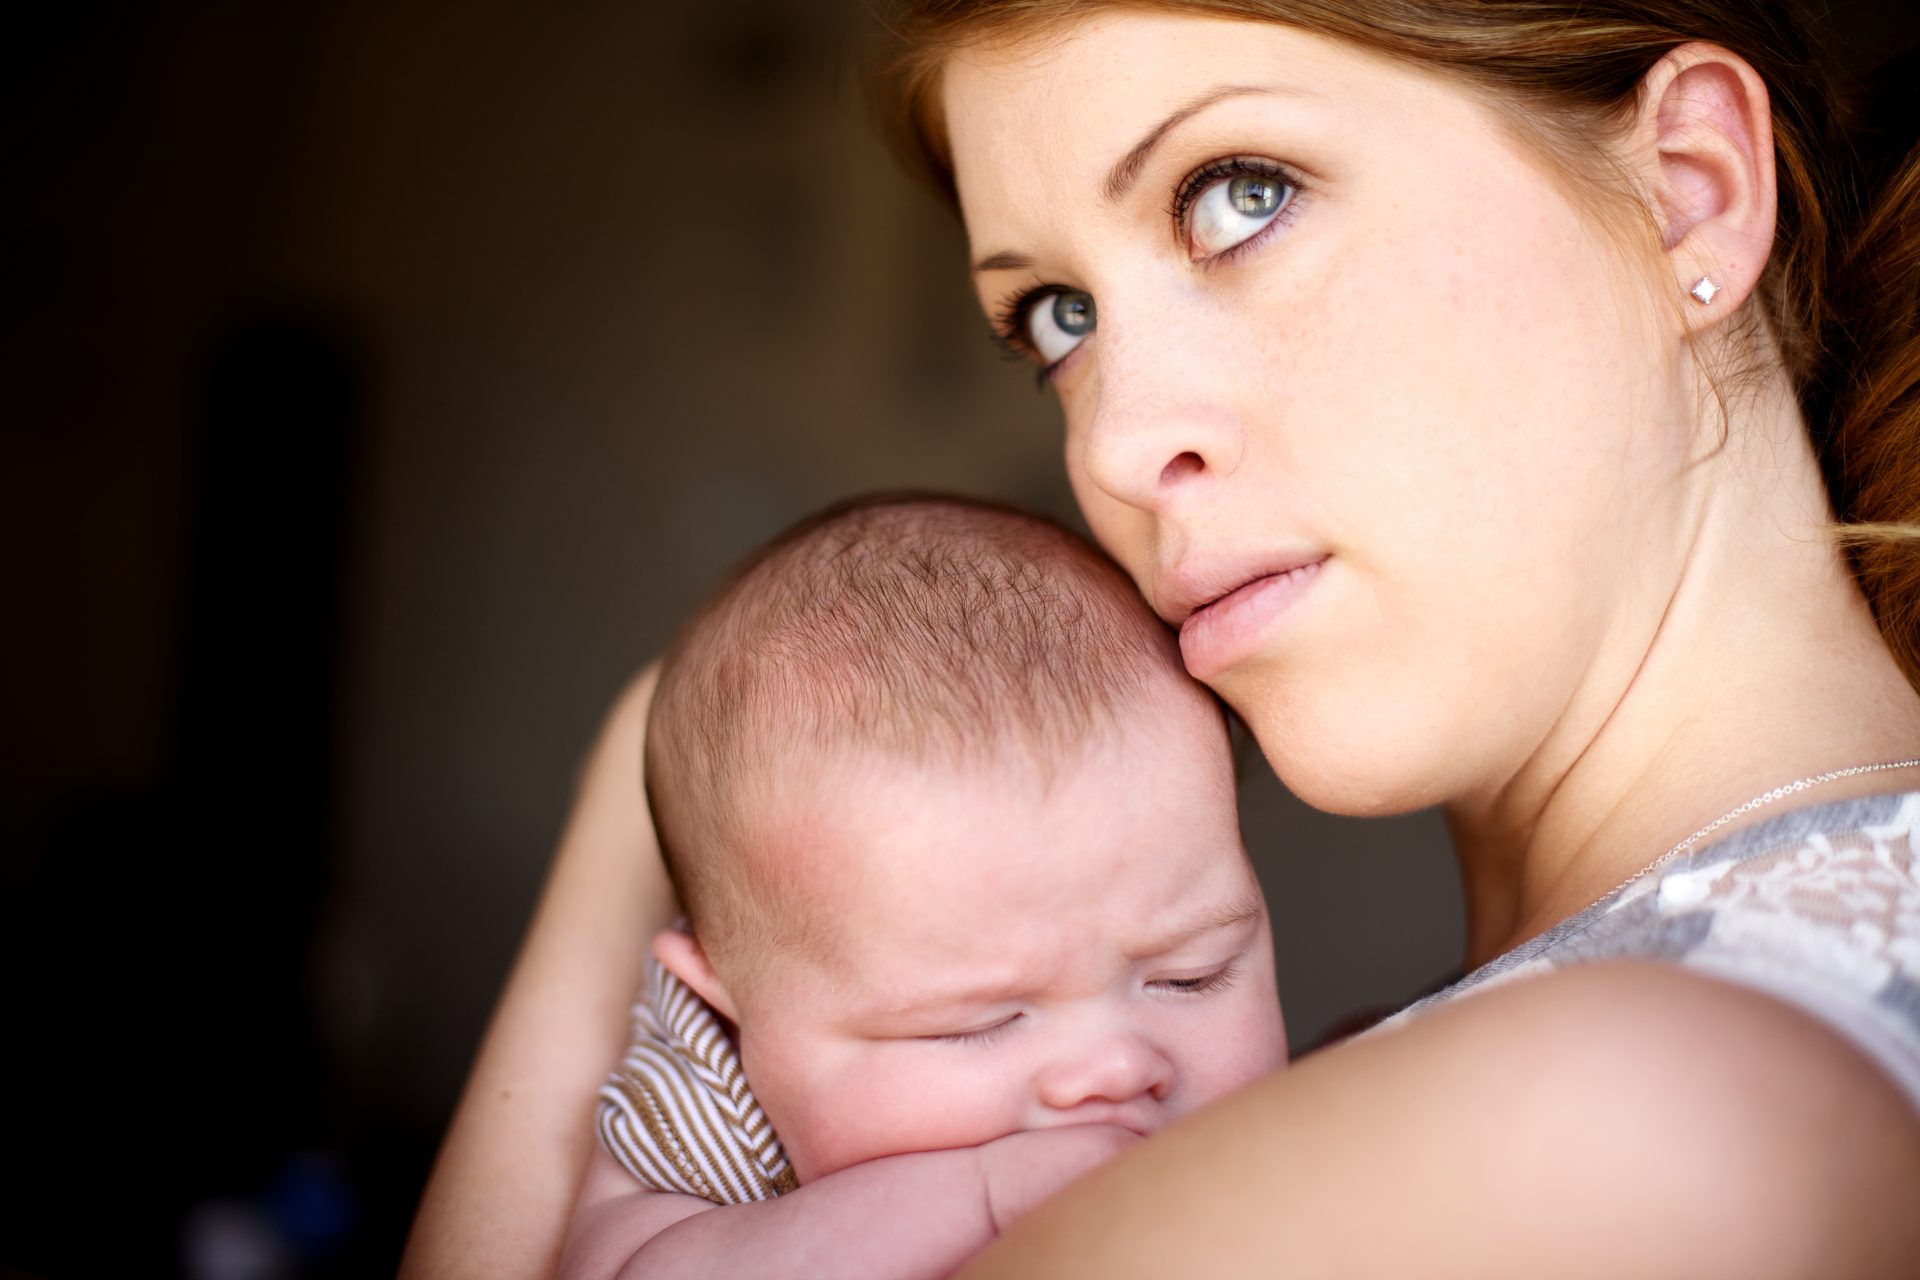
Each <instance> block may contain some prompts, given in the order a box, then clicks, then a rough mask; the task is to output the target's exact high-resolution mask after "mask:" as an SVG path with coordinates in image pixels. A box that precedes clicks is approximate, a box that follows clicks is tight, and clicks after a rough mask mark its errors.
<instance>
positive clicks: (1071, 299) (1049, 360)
mask: <svg viewBox="0 0 1920 1280" xmlns="http://www.w3.org/2000/svg"><path fill="white" fill-rule="evenodd" d="M1026 324H1027V341H1028V342H1031V343H1032V344H1033V349H1034V351H1036V352H1037V353H1039V356H1040V359H1041V360H1042V361H1043V362H1044V363H1046V364H1048V365H1055V364H1059V363H1060V362H1061V361H1062V360H1064V359H1066V358H1067V356H1068V355H1069V354H1071V353H1072V351H1073V349H1074V348H1075V347H1077V346H1079V345H1080V344H1081V343H1082V342H1084V341H1085V340H1086V338H1087V335H1088V334H1091V333H1092V332H1093V329H1094V311H1093V295H1092V294H1090V293H1082V292H1081V291H1080V290H1078V289H1063V290H1061V291H1059V292H1057V293H1043V294H1041V295H1040V296H1039V297H1038V298H1036V299H1034V301H1033V304H1032V305H1031V306H1029V307H1028V308H1027V320H1026Z"/></svg>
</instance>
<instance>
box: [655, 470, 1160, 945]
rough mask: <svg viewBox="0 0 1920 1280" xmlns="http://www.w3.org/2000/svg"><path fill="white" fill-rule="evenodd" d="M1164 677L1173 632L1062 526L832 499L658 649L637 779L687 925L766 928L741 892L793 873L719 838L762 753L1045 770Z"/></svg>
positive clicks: (963, 507)
mask: <svg viewBox="0 0 1920 1280" xmlns="http://www.w3.org/2000/svg"><path fill="white" fill-rule="evenodd" d="M1175 681H1178V682H1183V683H1184V682H1185V681H1186V677H1185V675H1184V673H1183V672H1182V671H1181V669H1180V656H1179V651H1178V646H1177V645H1176V643H1175V641H1174V639H1173V636H1172V633H1171V632H1170V631H1169V629H1168V628H1167V627H1166V626H1165V625H1164V624H1163V623H1161V621H1160V620H1159V619H1158V618H1156V617H1155V616H1154V615H1153V613H1152V611H1151V610H1149V609H1148V607H1147V605H1146V604H1145V602H1144V601H1142V600H1141V598H1140V596H1139V593H1138V592H1137V591H1135V590H1134V587H1133V584H1132V583H1131V582H1130V581H1129V580H1128V579H1127V577H1126V575H1125V574H1124V573H1122V572H1121V571H1120V570H1119V568H1117V567H1116V566H1115V565H1114V564H1113V563H1112V561H1110V560H1108V559H1107V558H1106V557H1105V556H1104V555H1102V554H1101V553H1100V551H1098V550H1097V549H1096V548H1094V547H1093V546H1092V545H1091V544H1090V543H1088V542H1087V541H1086V540H1085V539H1083V538H1081V537H1079V536H1078V535H1076V534H1074V533H1071V532H1069V531H1068V530H1066V529H1064V528H1062V527H1060V526H1059V525H1056V524H1054V523H1053V522H1051V521H1049V520H1046V519H1043V518H1041V517H1039V516H1034V515H1029V514H1026V513H1024V512H1020V511H1016V510H1014V509H1012V508H1010V507H1004V506H1000V505H997V504H994V503H988V502H983V501H978V500H975V499H970V498H960V497H952V496H946V495H939V494H917V493H896V494H879V495H874V496H869V497H862V498H855V499H852V500H849V501H846V502H842V503H839V504H837V505H835V506H833V507H830V508H828V509H827V510H825V511H822V512H820V513H819V514H817V515H814V516H811V517H809V518H807V519H805V520H803V521H801V522H800V523H799V524H797V525H795V526H794V527H793V528H791V529H789V530H788V531H787V532H786V533H784V534H782V535H780V536H779V537H778V538H776V539H774V541H773V542H771V543H770V544H768V545H767V546H766V547H764V548H762V549H761V550H760V551H758V552H757V553H755V554H754V555H752V556H751V557H750V558H749V559H748V560H747V561H746V562H745V563H744V564H743V565H741V566H740V567H739V568H738V569H736V570H735V571H734V572H733V574H732V575H731V576H730V577H729V578H728V579H727V581H726V582H725V584H724V585H723V586H722V587H721V588H720V589H719V590H718V591H717V592H716V593H715V594H714V595H713V597H712V598H711V599H710V600H708V602H707V603H706V604H705V605H704V606H703V607H702V608H701V609H700V610H699V612H698V613H696V614H695V615H694V617H693V618H692V620H691V621H690V622H689V623H688V624H687V625H686V627H685V628H684V630H683V631H682V632H681V633H680V635H679V637H678V639H677V640H676V641H675V642H674V644H673V645H672V647H671V648H670V649H669V650H668V653H667V657H666V659H665V662H664V664H663V667H662V671H661V676H660V683H659V686H658V689H657V690H656V692H655V694H654V700H653V708H652V712H651V719H650V721H649V724H648V727H647V749H646V782H647V793H648V796H649V800H650V802H651V806H652V810H653V816H654V822H655V825H656V828H657V830H658V832H659V835H660V844H661V849H662V851H663V852H664V853H665V855H666V859H667V866H668V870H669V871H670V873H671V874H672V876H673V879H674V883H675V886H676V887H677V888H678V890H679V892H680V898H681V903H682V905H683V906H684V907H685V908H686V909H687V912H688V914H689V915H690V916H691V918H692V920H693V923H694V927H695V931H696V932H697V933H700V934H701V935H702V937H703V939H711V938H712V937H713V936H714V935H715V934H720V933H730V932H734V931H737V930H740V929H753V930H755V931H764V930H766V929H767V928H769V927H771V923H770V922H769V921H768V920H766V919H765V918H764V917H763V913H761V912H758V911H754V910H753V905H754V903H753V901H752V899H753V898H754V897H755V896H756V892H757V891H758V892H761V893H771V894H775V895H780V894H782V892H783V891H785V892H787V893H789V894H790V892H791V890H792V886H790V885H781V884H778V883H774V882H770V881H769V880H768V877H772V878H773V880H775V881H777V880H778V879H779V877H778V869H777V868H769V867H767V866H765V865H764V864H765V863H766V861H767V860H766V859H760V858H755V857H752V856H745V857H743V856H740V855H741V854H742V853H743V852H749V853H750V851H743V850H741V849H739V848H736V847H734V846H735V845H736V843H737V842H738V841H740V840H743V839H750V838H751V833H750V832H747V831H743V830H742V828H741V825H740V823H739V822H738V821H736V817H737V815H738V814H739V813H740V812H741V811H742V810H743V809H747V810H750V809H751V808H752V805H753V798H754V797H756V796H758V795H762V794H764V792H763V791H761V790H759V789H758V788H759V787H760V786H761V785H762V784H764V783H765V782H766V781H767V780H768V778H769V777H770V776H772V775H776V774H777V773H778V771H781V770H783V769H785V770H795V769H798V768H801V767H802V766H804V765H807V764H808V763H810V762H813V761H817V760H819V759H821V758H823V757H826V756H828V755H830V754H831V753H834V752H836V751H846V750H849V749H851V750H854V751H863V752H879V753H883V754H887V755H892V756H895V757H899V758H904V759H908V760H916V761H929V762H931V761H938V762H941V763H947V764H964V763H969V762H978V761H983V760H990V759H996V758H999V757H1000V756H1002V755H1004V754H1006V753H1008V752H1009V751H1013V752H1024V753H1025V758H1026V759H1029V760H1031V761H1032V762H1033V764H1034V766H1035V767H1037V768H1040V769H1046V768H1047V767H1048V765H1049V763H1050V762H1053V761H1056V760H1062V759H1066V758H1068V757H1070V756H1071V755H1072V753H1074V752H1075V751H1076V750H1078V749H1080V748H1082V747H1084V745H1085V744H1086V743H1087V741H1088V740H1089V738H1090V737H1092V736H1094V735H1097V734H1098V733H1100V732H1101V731H1102V730H1103V728H1105V727H1107V726H1108V725H1110V724H1111V723H1112V722H1113V720H1114V717H1115V716H1116V714H1117V713H1119V712H1121V711H1123V710H1124V709H1125V708H1127V707H1128V706H1129V704H1132V703H1137V702H1138V701H1140V700H1141V699H1143V698H1144V697H1145V696H1146V695H1147V694H1148V693H1149V692H1150V690H1151V689H1153V688H1154V687H1156V686H1159V687H1174V682H1175ZM742 879H744V880H746V881H747V883H745V884H741V883H740V881H741V880H742ZM755 880H760V881H761V883H759V884H758V885H756V884H755V883H753V882H754V881H755ZM708 945H709V947H711V945H712V943H711V941H709V942H708Z"/></svg>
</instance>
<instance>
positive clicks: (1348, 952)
mask: <svg viewBox="0 0 1920 1280" xmlns="http://www.w3.org/2000/svg"><path fill="white" fill-rule="evenodd" d="M1837 10H1838V11H1837V13H1836V15H1835V18H1836V22H1837V23H1838V24H1839V25H1840V26H1841V27H1842V29H1843V30H1845V31H1846V32H1849V33H1851V34H1852V35H1853V37H1854V39H1855V41H1856V43H1857V44H1859V46H1860V47H1861V48H1863V49H1867V50H1869V51H1871V52H1885V51H1888V50H1890V49H1892V48H1896V47H1899V46H1901V45H1903V44H1905V45H1911V44H1912V43H1913V42H1914V40H1915V38H1916V30H1917V28H1920V19H1917V18H1916V16H1915V14H1914V13H1913V12H1912V11H1911V10H1910V8H1909V6H1906V5H1904V4H1902V3H1900V0H1885V3H1866V2H1865V0H1857V2H1856V3H1851V4H1842V5H1839V6H1837ZM864 21H865V17H864V14H863V12H862V9H861V6H860V5H859V4H858V3H856V2H855V0H834V2H832V3H824V2H822V0H724V2H723V3H718V4H713V5H672V6H669V5H660V4H647V5H637V4H611V3H582V4H575V5H567V6H544V7H543V6H528V5H511V4H499V3H477V4H475V3H468V4H458V5H456V4H448V3H412V4H404V5H383V4H374V3H371V2H370V0H345V2H342V3H336V4H330V5H324V6H322V5H266V6H258V5H243V4H234V3H228V4H217V3H182V4H173V5H166V6H152V5H135V4H127V3H106V2H101V3H68V4H64V5H54V6H41V7H39V9H38V10H36V11H35V12H33V13H32V15H31V16H30V17H29V18H28V19H26V20H25V21H23V20H22V19H21V18H19V17H16V18H15V19H14V20H12V22H11V23H10V30H9V35H8V39H7V41H6V42H5V47H4V50H0V68H3V70H0V75H3V76H4V83H0V95H3V96H0V102H3V103H4V107H5V110H4V111H0V165H3V166H4V167H3V169H0V171H3V172H4V173H5V174H6V178H7V186H8V197H7V200H6V203H5V212H4V214H0V217H4V219H5V231H6V235H5V243H6V245H7V250H8V263H7V271H6V280H7V283H8V287H7V289H6V291H5V296H4V300H0V307H4V308H5V311H4V315H5V326H6V328H5V333H4V338H5V341H4V342H0V395H4V400H3V401H0V413H3V414H4V417H3V418H0V421H4V426H5V442H6V453H5V455H4V460H3V462H0V535H4V537H5V541H6V546H7V550H8V554H7V555H6V557H5V559H4V561H0V564H3V565H4V569H3V570H0V571H3V572H4V575H5V576H4V578H0V600H4V602H5V605H6V614H7V617H8V623H7V626H6V628H5V633H4V634H5V637H6V640H5V649H4V662H3V663H0V672H4V675H3V676H0V724H4V728H5V734H4V737H0V764H4V778H5V781H4V785H3V786H0V840H4V849H5V857H4V860H0V972H4V974H5V979H4V983H3V984H0V992H4V997H3V999H4V1004H3V1005H0V1028H4V1032H3V1034H4V1036H5V1041H6V1045H7V1048H6V1050H5V1051H4V1053H0V1062H4V1064H5V1065H4V1068H3V1070H4V1075H3V1076H0V1090H3V1091H4V1099H5V1101H4V1106H5V1108H6V1110H5V1118H4V1130H3V1132H4V1134H5V1142H4V1148H5V1157H4V1166H5V1172H4V1175H3V1180H0V1270H5V1269H6V1268H9V1267H11V1268H20V1269H24V1270H25V1271H27V1272H29V1273H35V1274H42V1275H47V1276H56V1277H62V1278H65V1277H74V1276H92V1275H141V1276H165V1275H172V1274H183V1275H189V1276H194V1277H207V1278H213V1277H220V1278H225V1277H243V1276H244V1277H261V1278H265V1277H279V1276H312V1277H327V1276H360V1275H377V1274H384V1273H387V1272H390V1271H391V1269H392V1267H393V1265H394V1262H395V1260H396V1259H397V1257H398V1252H399V1247H400V1243H401V1241H402V1239H403V1237H404V1233H405V1231H406V1228H407V1224H408V1220H409V1217H410V1214H411V1212H412V1207H413V1202H414V1199H415V1197H416V1196H417V1194H418V1191H419V1188H420V1185H421V1183H422V1181H423V1179H424V1177H425V1175H426V1171H427V1167H428V1164H429V1162H430V1160H431V1158H432V1154H433V1151H434V1148H435V1145H436V1144H437V1142H438V1138H439V1133H440V1130H441V1128H442V1126H443V1125H444V1123H445V1121H446V1118H447V1116H448V1114H449V1111H450V1109H451V1107H452V1104H453V1101H454V1098H455V1095H456V1092H457V1090H458V1088H459V1085H460V1082H461V1078H462V1075H463V1072H464V1070H465V1068H466V1065H467V1063H468V1061H469V1059H470V1057H471V1055H472V1053H473V1050H474V1048H475V1046H476V1044H477V1042H478V1038H479V1035H480V1032H481V1030H482V1028H483V1025H484V1021H485V1017H486V1014H487V1010H488V1008H489V1006H490V1003H491V1001H492V999H493V996H494V994H495V992H496V991H497V989H498V986H499V983H500V981H501V979H502V977H503V976H504V974H505V972H506V968H507V965H508V964H509V962H510V960H511V957H512V953H513V947H514V945H515V943H516V941H517V939H518V937H519V933H520V930H521V929H522V927H523V926H524V924H525V921H526V917H527V914H528V911H529V909H530V907H531V905H532V901H533V896H534V893H535V892H536V890H537V887H538V884H539V881H540V878H541V876H542V874H543V871H544V869H545V865H546V859H547V856H548V854H549V852H550V850H551V847H552V843H553V840H554V838H555V836H556V834H557V831H558V828H559V824H560V822H561V819H562V817H563V816H564V814H565V812H566V809H567V805H568V801H569V796H570V786H571V777H572V771H573V769H574V767H575V765H576V763H577V761H578V760H579V758H580V756H581V753H582V752H583V750H584V749H585V747H586V745H587V743H588V742H589V741H590V740H591V737H592V734H593V732H594V729H595V726H596V722H597V719H598V717H599V715H600V713H601V711H602V710H603V709H604V708H605V706H606V705H607V703H608V701H609V700H610V698H611V697H612V695H613V694H614V692H615V691H616V690H617V689H618V688H619V686H620V685H621V684H622V682H623V681H624V680H625V679H626V678H627V677H628V676H629V675H630V674H631V673H632V672H633V671H634V670H636V669H637V668H638V667H639V666H640V664H641V663H642V662H644V661H645V660H646V659H647V658H648V657H649V656H650V655H652V654H654V653H656V652H658V650H659V649H660V647H661V646H662V644H663V643H664V641H665V640H666V639H667V637H668V636H669V635H670V634H671V632H672V629H673V627H674V626H675V624H676V622H677V621H678V619H679V618H680V617H681V616H682V615H683V614H684V613H685V611H686V610H687V609H688V608H689V607H690V606H691V605H692V604H693V603H694V602H695V601H697V600H698V599H699V598H700V597H701V595H702V594H703V593H704V592H705V591H706V590H707V588H708V587H709V586H710V585H711V584H712V583H713V581H714V579H715V578H716V576H717V575H718V574H719V573H720V572H721V571H722V570H723V569H724V567H725V566H726V565H727V564H729V563H730V562H731V561H733V560H734V559H735V558H737V557H738V556H740V555H741V554H743V553H744V552H745V551H747V550H748V549H749V548H751V547H752V546H753V545H754V544H756V543H757V542H758V541H760V540H761V539H763V538H765V537H766V536H767V535H769V534H771V533H772V532H774V531H775V530H777V529H778V528H780V527H781V526H783V525H784V524H786V523H787V522H789V521H790V520H792V519H794V518H796V517H797V516H799V515H801V514H803V513H804V512H806V511H808V510H810V509H812V508H814V507H817V506H819V505H821V504H823V503H825V502H827V501H829V500H831V499H833V498H836V497H839V496H842V495H844V494H846V493H850V492H853V491H857V490H861V489H869V488H876V487H891V486H901V485H913V486H932V487H941V488H951V489H960V490H966V491H972V492H977V493H984V494H988V495H993V496H998V497H1001V498H1005V499H1009V500H1012V501H1015V502H1020V503H1023V504H1025V505H1028V506H1032V507H1036V508H1039V509H1042V510H1047V511H1050V512H1052V513H1054V514H1056V515H1062V516H1066V517H1068V518H1071V517H1072V503H1071V498H1070V497H1069V495H1068V494H1067V492H1066V490H1065V486H1064V482H1063V481H1062V479H1061V476H1060V469H1059V465H1058V461H1057V454H1058V449H1059V445H1058V430H1059V428H1058V423H1057V421H1056V419H1055V411H1054V409H1053V407H1052V404H1051V402H1050V401H1048V400H1046V399H1044V398H1042V397H1037V396H1035V395H1033V394H1032V391H1031V389H1030V379H1029V378H1027V377H1025V376H1024V375H1023V374H1022V373H1019V372H1011V371H1006V370H1000V369H996V368H995V367H994V360H993V358H992V355H991V352H990V349H989V347H988V344H987V343H986V342H984V341H983V340H982V332H983V325H982V323H981V321H980V319H979V317H978V315H977V313H976V311H975V308H974V304H973V302H972V300H971V298H970V297H969V295H968V293H967V285H966V281H965V280H964V278H963V277H964V270H963V261H964V245H963V242H962V239H961V237H960V234H959V231H958V229H957V227H956V226H955V224H954V222H953V220H952V219H951V217H950V216H949V215H947V214H946V213H944V212H943V211H941V210H940V209H938V208H937V207H935V205H934V204H933V203H932V201H931V200H930V199H928V198H927V197H925V196H923V195H922V194H921V193H920V192H919V191H917V190H916V189H915V188H914V187H913V186H912V185H911V184H910V183H909V182H908V180H907V179H906V178H904V177H903V176H902V175H901V174H899V173H898V172H897V171H896V170H895V169H894V167H893V165H892V164H891V162H890V161H889V159H888V158H887V157H886V156H885V155H884V154H883V152H882V150H881V148H880V146H879V145H878V143H877V142H876V141H875V139H874V136H873V134H872V132H871V131H870V130H869V129H868V127H867V126H866V124H865V122H864V121H863V119H862V117H861V111H860V106H859V103H858V96H857V92H856V91H855V87H854V83H853V77H852V74H851V68H850V64H849V62H848V59H847V56H846V55H847V51H848V49H849V48H850V46H851V45H852V43H853V41H854V40H855V38H857V36H858V34H859V31H860V28H861V25H862V23H863V22H864ZM1246 772H1247V784H1246V800H1245V805H1244V809H1245V815H1246V826H1247V836H1248V842H1249V845H1250V846H1251V847H1252V848H1253V850H1254V852H1255V855H1256V859H1257V860H1258V862H1259V864H1260V869H1261V874H1262V877H1263V879H1264V881H1265V883H1266V885H1267V887H1268V890H1269V894H1270V896H1271V898H1272V899H1273V903H1274V908H1275V917H1276V930H1275V931H1276V937H1277V949H1278V963H1279V966H1280V972H1281V976H1282V987H1283V991H1284V994H1285V997H1286V1000H1287V1015H1288V1022H1289V1025H1290V1027H1291V1028H1292V1031H1293V1033H1294V1036H1295V1041H1296V1044H1310V1043H1312V1042H1313V1041H1314V1039H1315V1038H1316V1037H1317V1035H1318V1034H1319V1033H1320V1031H1321V1030H1322V1029H1324V1028H1325V1027H1327V1026H1328V1025H1330V1024H1331V1023H1333V1022H1334V1021H1335V1020H1336V1019H1338V1018H1340V1017H1341V1016H1343V1015H1344V1014H1346V1013H1347V1012H1349V1011H1351V1010H1353V1009H1354V1008H1356V1007H1361V1006H1366V1005H1379V1004H1383V1003H1386V1004H1390V1003H1393V1002H1396V1001H1399V1000H1402V999H1404V998H1406V997H1407V996H1409V995H1411V994H1413V993H1414V992H1416V991H1418V990H1420V989H1422V988H1423V987H1425V986H1428V985H1430V984H1432V983H1433V982H1435V981H1436V980H1438V979H1440V978H1442V977H1444V976H1445V974H1446V973H1447V971H1448V969H1449V967H1450V966H1451V965H1452V963H1453V962H1454V957H1455V954H1456V951H1457V948H1458V945H1459V928H1458V923H1457V912H1458V906H1457V891H1456V889H1455V887H1454V884H1453V880H1452V872H1451V868H1450V864H1449V862H1448V859H1447V857H1446V854H1445V852H1444V840H1443V837H1442V834H1441V831H1440V829H1439V824H1438V823H1437V821H1435V820H1434V819H1433V817H1432V816H1431V815H1421V816H1415V817H1411V818H1405V819H1396V820H1391V821H1386V822H1373V823H1354V822H1342V821H1337V820H1334V819H1329V818H1326V817H1324V816H1322V815H1318V814H1314V813H1311V812H1310V811H1307V810H1305V809H1304V808H1303V807H1302V806H1300V805H1298V804H1297V803H1296V802H1294V801H1292V800H1291V799H1290V798H1289V797H1287V796H1286V795H1285V794H1284V792H1282V791H1281V789H1280V788H1279V787H1278V786H1277V785H1276V784H1275V783H1274V782H1273V780H1272V779H1271V777H1270V776H1269V775H1268V774H1267V772H1266V770H1265V768H1264V766H1263V765H1261V764H1260V763H1259V762H1258V760H1257V758H1255V757H1250V759H1249V766H1248V768H1247V770H1246ZM1363 894H1364V895H1365V896H1366V900H1367V902H1368V903H1369V906H1370V914H1369V915H1367V916H1365V917H1362V916H1360V915H1358V913H1357V912H1356V910H1355V907H1356V904H1357V902H1358V901H1359V899H1360V897H1361V895H1363Z"/></svg>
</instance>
